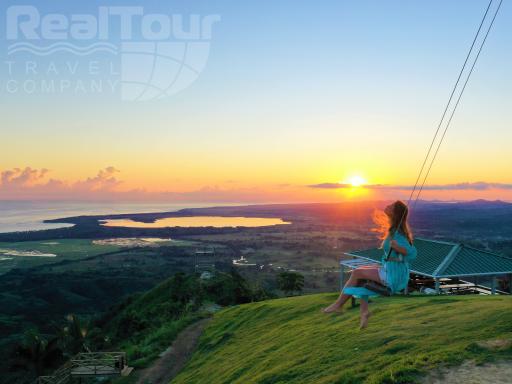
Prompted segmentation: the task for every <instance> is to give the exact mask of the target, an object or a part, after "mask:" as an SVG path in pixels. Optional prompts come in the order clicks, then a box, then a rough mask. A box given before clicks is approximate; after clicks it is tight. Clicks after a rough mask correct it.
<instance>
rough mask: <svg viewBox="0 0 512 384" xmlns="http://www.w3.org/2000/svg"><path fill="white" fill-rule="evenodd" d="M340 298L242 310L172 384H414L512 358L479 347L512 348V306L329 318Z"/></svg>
mask: <svg viewBox="0 0 512 384" xmlns="http://www.w3.org/2000/svg"><path fill="white" fill-rule="evenodd" d="M334 298H335V295H333V294H320V295H309V296H302V297H294V298H286V299H277V300H271V301H265V302H260V303H254V304H246V305H240V306H237V307H232V308H229V309H226V310H223V311H221V312H219V313H217V314H216V315H215V317H214V319H213V321H212V323H211V324H210V325H209V326H208V328H207V329H206V331H205V333H204V334H203V335H202V337H201V340H200V343H199V346H198V349H197V350H196V352H195V353H194V355H193V357H192V359H191V361H190V362H189V364H188V365H187V367H186V368H185V370H184V371H182V372H181V373H180V374H179V375H178V376H177V377H176V379H175V380H173V383H212V384H213V383H347V384H348V383H411V382H414V381H415V380H416V379H417V377H418V375H420V374H421V373H423V372H424V371H425V370H427V369H429V368H433V367H437V366H439V364H444V363H446V364H458V363H460V362H462V361H463V360H466V359H475V360H477V361H485V360H490V359H496V358H508V359H510V358H512V348H510V347H508V348H507V349H505V350H502V351H489V350H487V349H483V348H481V347H479V346H478V345H477V344H476V342H478V341H485V340H490V339H507V340H510V339H512V311H511V308H512V297H503V296H496V297H482V296H471V297H467V296H466V297H463V296H458V297H425V296H416V297H414V296H410V297H395V298H391V299H389V298H385V299H378V300H376V302H375V303H373V304H372V308H371V309H372V310H373V313H374V315H373V317H372V318H371V319H370V326H369V328H368V329H367V330H364V331H361V330H359V329H358V309H348V310H347V311H346V312H344V313H343V314H330V315H325V314H323V313H320V309H321V308H322V307H324V306H325V305H327V304H328V303H330V302H332V301H333V300H334Z"/></svg>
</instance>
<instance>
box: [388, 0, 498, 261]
mask: <svg viewBox="0 0 512 384" xmlns="http://www.w3.org/2000/svg"><path fill="white" fill-rule="evenodd" d="M493 1H494V0H490V1H489V4H488V5H487V8H486V10H485V13H484V15H483V17H482V20H481V21H480V25H479V26H478V30H477V32H476V34H475V37H474V38H473V42H472V43H471V47H470V48H469V51H468V54H467V55H466V59H465V60H464V64H463V65H462V68H461V70H460V72H459V75H458V77H457V81H456V82H455V85H454V86H453V89H452V92H451V94H450V97H449V98H448V102H447V103H446V106H445V108H444V111H443V114H442V116H441V120H440V121H439V124H438V125H437V129H436V131H435V134H434V137H433V138H432V141H431V143H430V146H429V148H428V151H427V154H426V156H425V158H424V160H423V164H422V165H421V168H420V172H419V173H418V176H417V178H416V182H415V183H414V186H413V188H412V190H411V193H410V195H409V199H408V201H407V207H409V206H410V204H411V201H412V199H413V196H414V193H415V192H416V189H417V187H418V183H419V181H420V179H421V176H422V174H423V171H424V170H425V165H426V164H427V161H428V159H429V157H430V154H431V152H432V149H433V148H434V143H435V142H436V139H437V137H438V134H439V131H440V129H441V126H442V125H443V122H444V121H445V117H446V114H447V112H448V110H449V108H450V105H451V103H452V100H453V96H454V95H455V92H456V90H457V88H458V86H459V83H460V80H461V78H462V75H463V73H464V70H465V69H466V65H467V63H468V61H469V58H470V57H471V54H472V53H473V49H474V47H475V43H476V42H477V40H478V37H479V36H480V32H481V30H482V26H483V25H484V23H485V20H486V19H487V15H488V13H489V9H490V8H491V6H492V4H493ZM502 3H503V0H500V2H499V4H498V6H497V8H496V10H495V12H494V16H493V18H492V20H491V22H490V24H489V26H488V28H487V32H486V33H485V36H484V38H483V40H482V42H481V43H480V47H479V49H478V52H477V54H476V56H475V58H474V60H473V63H472V65H471V69H470V70H469V72H468V74H467V76H466V80H465V81H464V85H463V87H462V89H461V91H460V93H459V96H458V97H457V101H456V102H455V106H454V108H453V110H452V112H451V114H450V117H449V119H448V122H447V123H446V125H445V128H444V131H443V134H442V136H441V139H440V140H439V143H438V145H437V147H436V150H435V152H434V155H433V157H432V159H431V161H430V164H429V166H428V168H427V171H426V173H425V176H424V178H423V181H422V183H421V187H420V188H419V190H418V193H417V194H416V199H415V200H414V204H413V208H416V204H417V202H418V200H419V197H420V194H421V192H422V191H423V188H424V186H425V183H426V181H427V178H428V176H429V175H430V171H431V169H432V166H433V164H434V161H435V160H436V158H437V154H438V153H439V149H440V148H441V145H442V143H443V141H444V139H445V136H446V132H447V131H448V128H449V127H450V124H451V122H452V119H453V116H454V115H455V112H456V110H457V107H458V106H459V103H460V100H461V98H462V95H463V94H464V91H465V89H466V86H467V84H468V82H469V79H470V77H471V74H472V73H473V70H474V68H475V66H476V63H477V61H478V58H479V57H480V53H481V52H482V49H483V47H484V45H485V42H486V41H487V37H488V36H489V33H490V31H491V29H492V27H493V25H494V21H495V20H496V16H497V15H498V12H499V11H500V8H501V4H502ZM406 212H407V211H406V210H404V212H403V213H402V217H401V218H400V222H399V224H398V226H397V228H395V229H394V232H393V235H392V238H393V237H394V235H395V233H396V231H398V230H399V228H400V227H401V226H402V223H403V220H404V218H405V214H406ZM391 252H392V248H391V247H390V249H389V252H388V254H387V258H389V257H390V256H391Z"/></svg>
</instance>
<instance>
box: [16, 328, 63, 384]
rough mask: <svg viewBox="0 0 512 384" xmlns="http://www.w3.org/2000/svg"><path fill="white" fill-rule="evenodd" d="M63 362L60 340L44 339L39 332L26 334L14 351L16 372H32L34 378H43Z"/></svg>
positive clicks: (55, 338) (54, 338)
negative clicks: (42, 376)
mask: <svg viewBox="0 0 512 384" xmlns="http://www.w3.org/2000/svg"><path fill="white" fill-rule="evenodd" d="M61 360H62V350H61V349H60V348H59V339H58V338H57V337H52V338H50V339H46V338H44V337H43V336H42V335H41V334H40V333H39V332H38V331H37V330H35V329H32V330H29V331H27V332H26V333H25V335H24V337H23V341H22V342H21V343H20V344H19V345H17V346H16V347H15V349H14V356H13V363H12V367H13V368H14V369H15V370H24V371H28V372H30V373H31V374H32V375H33V376H36V377H37V376H41V375H43V374H44V373H45V371H47V370H48V369H50V368H55V366H57V365H58V363H60V362H61Z"/></svg>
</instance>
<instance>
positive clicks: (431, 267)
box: [345, 238, 512, 278]
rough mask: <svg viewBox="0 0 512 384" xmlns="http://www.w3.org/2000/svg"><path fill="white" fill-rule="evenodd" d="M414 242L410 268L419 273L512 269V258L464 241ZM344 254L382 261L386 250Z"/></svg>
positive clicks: (467, 273)
mask: <svg viewBox="0 0 512 384" xmlns="http://www.w3.org/2000/svg"><path fill="white" fill-rule="evenodd" d="M414 246H415V247H416V249H417V250H418V256H417V258H416V260H414V261H413V262H412V263H411V272H413V273H417V274H419V275H424V276H428V277H433V278H438V277H460V276H478V275H500V274H506V273H512V258H510V257H506V256H502V255H498V254H496V253H491V252H487V251H482V250H479V249H476V248H472V247H469V246H466V245H464V244H456V243H448V242H444V241H437V240H427V239H421V238H417V239H415V240H414ZM345 254H346V255H348V256H353V257H357V258H362V259H367V260H372V261H377V262H379V263H380V261H381V259H382V255H383V250H382V249H380V248H372V249H366V250H361V251H351V252H346V253H345Z"/></svg>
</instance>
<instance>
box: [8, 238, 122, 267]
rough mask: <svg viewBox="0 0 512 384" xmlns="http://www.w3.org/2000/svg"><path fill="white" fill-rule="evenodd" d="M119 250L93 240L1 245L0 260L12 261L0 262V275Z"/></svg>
mask: <svg viewBox="0 0 512 384" xmlns="http://www.w3.org/2000/svg"><path fill="white" fill-rule="evenodd" d="M119 249H121V247H118V246H112V245H95V244H93V242H92V240H82V239H62V240H45V241H28V242H18V243H0V250H2V252H0V258H1V257H6V258H10V260H2V261H0V274H3V273H6V272H8V271H9V270H11V269H13V268H30V267H36V266H41V265H46V264H53V263H58V262H60V261H63V260H80V259H84V258H87V257H90V256H95V255H99V254H101V253H107V252H114V251H117V250H119ZM5 251H18V252H39V253H42V254H54V255H56V257H47V256H13V255H9V254H5V253H3V252H5Z"/></svg>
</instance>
